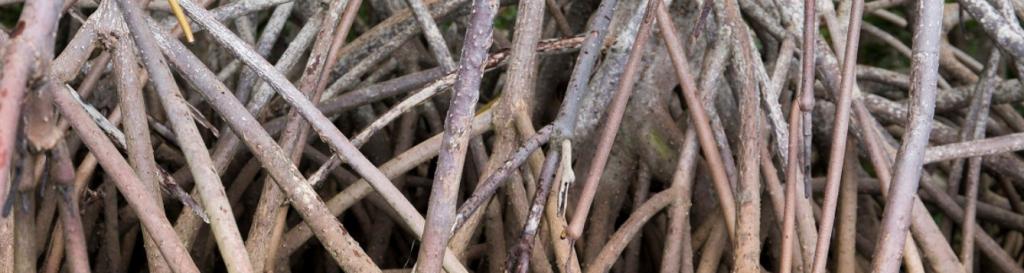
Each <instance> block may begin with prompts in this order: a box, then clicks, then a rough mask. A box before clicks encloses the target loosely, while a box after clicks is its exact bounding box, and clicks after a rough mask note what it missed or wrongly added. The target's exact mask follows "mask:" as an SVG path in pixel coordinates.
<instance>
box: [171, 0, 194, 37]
mask: <svg viewBox="0 0 1024 273" xmlns="http://www.w3.org/2000/svg"><path fill="white" fill-rule="evenodd" d="M167 2H169V3H170V4H171V10H173V11H174V17H175V18H178V25H181V30H182V32H184V33H185V41H188V43H189V44H191V43H192V42H195V41H196V39H195V37H193V36H192V26H191V25H189V24H188V19H186V18H185V12H184V11H182V10H181V5H179V4H178V0H167Z"/></svg>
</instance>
